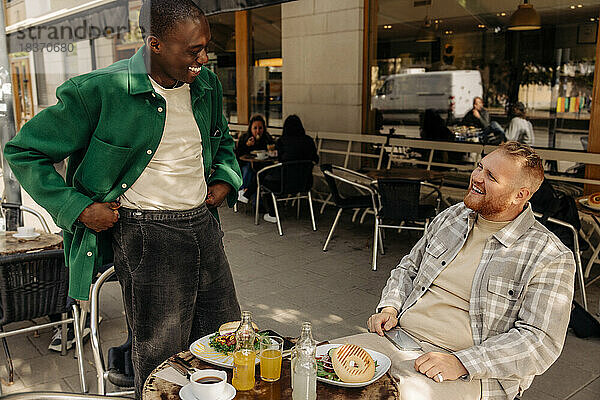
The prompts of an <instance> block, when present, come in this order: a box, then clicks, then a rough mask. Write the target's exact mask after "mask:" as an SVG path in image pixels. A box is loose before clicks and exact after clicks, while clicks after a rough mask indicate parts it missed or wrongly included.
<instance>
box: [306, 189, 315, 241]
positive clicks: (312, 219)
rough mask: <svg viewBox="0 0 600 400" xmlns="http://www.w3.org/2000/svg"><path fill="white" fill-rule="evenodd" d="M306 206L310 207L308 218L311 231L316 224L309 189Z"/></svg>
mask: <svg viewBox="0 0 600 400" xmlns="http://www.w3.org/2000/svg"><path fill="white" fill-rule="evenodd" d="M308 207H309V208H310V219H311V222H312V227H313V231H316V230H317V224H316V223H315V211H314V209H313V202H312V195H311V194H310V190H309V191H308Z"/></svg>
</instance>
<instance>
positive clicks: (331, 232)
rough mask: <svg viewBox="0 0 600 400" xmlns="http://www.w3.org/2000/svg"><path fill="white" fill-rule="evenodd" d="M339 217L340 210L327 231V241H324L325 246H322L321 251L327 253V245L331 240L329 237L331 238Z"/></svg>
mask: <svg viewBox="0 0 600 400" xmlns="http://www.w3.org/2000/svg"><path fill="white" fill-rule="evenodd" d="M340 215H342V209H341V208H340V209H339V210H338V212H337V215H336V216H335V219H334V220H333V225H331V229H330V230H329V235H327V240H325V245H324V246H323V251H327V245H329V241H330V240H331V237H332V236H333V231H334V230H335V226H336V225H337V223H338V220H339V219H340Z"/></svg>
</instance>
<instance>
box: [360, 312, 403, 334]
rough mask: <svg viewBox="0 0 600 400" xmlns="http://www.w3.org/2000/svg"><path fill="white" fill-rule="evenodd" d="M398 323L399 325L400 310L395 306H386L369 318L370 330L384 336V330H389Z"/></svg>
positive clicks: (368, 326) (368, 327)
mask: <svg viewBox="0 0 600 400" xmlns="http://www.w3.org/2000/svg"><path fill="white" fill-rule="evenodd" d="M396 325H398V310H396V309H395V308H394V307H384V308H382V309H381V311H380V312H378V313H377V314H373V315H371V317H369V319H368V320H367V329H369V332H376V333H377V334H378V335H379V336H383V332H384V331H389V330H390V329H392V328H393V327H395V326H396Z"/></svg>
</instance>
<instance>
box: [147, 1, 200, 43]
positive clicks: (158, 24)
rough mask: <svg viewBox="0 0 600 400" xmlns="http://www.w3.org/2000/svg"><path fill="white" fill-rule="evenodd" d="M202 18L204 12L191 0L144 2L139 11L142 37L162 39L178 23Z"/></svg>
mask: <svg viewBox="0 0 600 400" xmlns="http://www.w3.org/2000/svg"><path fill="white" fill-rule="evenodd" d="M201 18H204V11H202V9H200V7H198V6H197V5H196V4H195V3H194V1H192V0H177V1H174V0H144V3H143V4H142V8H141V9H140V20H139V24H140V29H141V31H142V37H143V38H144V39H146V37H147V36H148V35H153V36H156V37H157V38H160V39H163V38H164V37H165V36H167V35H168V34H169V31H170V30H171V29H172V28H173V27H174V26H175V25H176V24H177V23H179V22H181V21H184V20H187V19H201Z"/></svg>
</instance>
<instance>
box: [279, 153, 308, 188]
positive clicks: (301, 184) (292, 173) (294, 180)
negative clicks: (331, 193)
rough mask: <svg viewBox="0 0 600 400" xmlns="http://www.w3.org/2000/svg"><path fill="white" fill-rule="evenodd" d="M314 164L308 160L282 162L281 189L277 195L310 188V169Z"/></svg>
mask: <svg viewBox="0 0 600 400" xmlns="http://www.w3.org/2000/svg"><path fill="white" fill-rule="evenodd" d="M314 165H315V164H314V163H313V162H312V161H310V160H299V161H286V162H284V163H282V165H281V168H279V169H280V172H281V189H280V191H279V192H276V193H275V194H277V195H288V194H297V193H306V192H309V191H310V190H311V189H312V184H313V175H312V170H313V166H314Z"/></svg>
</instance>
